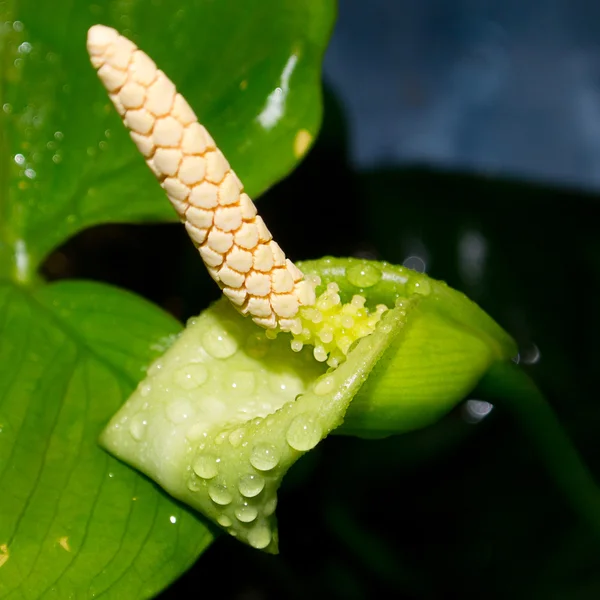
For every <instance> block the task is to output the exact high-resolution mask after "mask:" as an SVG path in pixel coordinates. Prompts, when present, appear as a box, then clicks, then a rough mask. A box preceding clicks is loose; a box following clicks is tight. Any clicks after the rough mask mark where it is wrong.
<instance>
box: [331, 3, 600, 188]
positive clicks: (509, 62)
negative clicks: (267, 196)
mask: <svg viewBox="0 0 600 600" xmlns="http://www.w3.org/2000/svg"><path fill="white" fill-rule="evenodd" d="M325 77H326V80H327V81H328V82H329V84H330V86H331V87H332V89H333V91H334V92H335V93H336V95H337V96H338V98H339V100H340V101H341V102H342V104H343V106H344V110H345V113H346V118H347V120H348V127H349V135H350V153H351V158H352V161H353V163H354V164H355V166H357V167H359V168H361V169H362V168H370V167H373V166H375V165H376V166H381V165H382V164H385V165H397V164H406V163H409V164H415V163H417V164H427V165H433V166H436V167H440V168H450V169H461V170H463V169H467V170H472V171H475V172H479V173H482V174H488V175H501V176H504V175H508V176H511V177H518V178H526V179H530V180H536V181H539V180H541V181H545V182H547V183H559V184H565V185H568V186H576V187H581V188H591V189H594V190H597V189H599V188H600V2H598V1H596V0H570V1H568V0H427V1H419V0H369V1H368V2H365V1H364V0H340V4H339V18H338V23H337V25H336V29H335V31H334V35H333V39H332V41H331V45H330V47H329V50H328V52H327V55H326V60H325Z"/></svg>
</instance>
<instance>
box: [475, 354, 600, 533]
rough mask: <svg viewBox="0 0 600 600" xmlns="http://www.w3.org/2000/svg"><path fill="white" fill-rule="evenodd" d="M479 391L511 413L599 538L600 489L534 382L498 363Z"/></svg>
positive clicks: (513, 367) (518, 370) (514, 368)
mask: <svg viewBox="0 0 600 600" xmlns="http://www.w3.org/2000/svg"><path fill="white" fill-rule="evenodd" d="M478 391H479V392H480V397H483V399H484V400H488V401H490V402H495V403H497V404H499V405H502V406H505V407H506V408H507V409H509V410H510V411H511V413H512V414H513V415H514V416H515V417H516V419H517V420H518V422H519V424H520V426H521V427H522V428H523V430H524V431H525V433H526V434H527V435H528V436H529V437H530V438H531V439H532V440H533V442H534V443H535V445H536V447H537V450H538V452H539V453H540V454H541V457H542V459H543V461H544V464H545V466H546V468H547V469H548V472H549V473H550V475H551V477H552V478H553V479H554V481H555V482H556V483H557V485H558V486H559V487H560V488H561V489H562V491H563V492H564V494H565V496H566V497H567V499H568V500H569V502H570V503H571V505H572V506H573V508H574V509H575V511H576V512H577V513H578V514H579V515H580V516H581V517H582V519H584V520H586V521H587V522H588V524H589V525H590V526H591V527H592V528H593V529H594V531H595V532H596V534H597V535H598V537H600V488H599V487H598V485H597V484H596V482H595V481H594V478H593V477H592V474H591V473H590V471H589V470H588V468H587V466H586V465H585V463H584V462H583V460H582V458H581V456H580V455H579V453H578V452H577V450H576V449H575V446H574V445H573V442H572V441H571V440H570V439H569V436H568V435H567V433H566V432H565V430H564V429H563V427H562V425H561V423H560V421H559V420H558V417H557V416H556V414H555V413H554V411H553V410H552V408H551V407H550V405H549V404H548V402H547V400H546V399H545V398H544V395H543V394H542V393H541V392H540V390H539V389H538V388H537V386H536V384H535V383H534V381H533V380H532V379H531V378H530V377H529V376H528V375H527V374H526V373H525V372H524V371H523V370H522V369H521V368H519V367H518V366H517V365H515V364H514V363H512V362H498V363H496V364H495V365H493V366H492V367H491V368H490V369H489V371H488V372H487V373H486V375H485V376H484V378H483V379H482V380H481V382H480V384H479V386H478Z"/></svg>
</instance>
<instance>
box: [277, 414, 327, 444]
mask: <svg viewBox="0 0 600 600" xmlns="http://www.w3.org/2000/svg"><path fill="white" fill-rule="evenodd" d="M322 434H323V429H322V427H321V425H320V424H319V422H318V421H317V419H316V416H313V415H311V414H310V413H304V414H302V415H298V416H297V417H296V418H295V419H294V420H293V421H292V422H291V424H290V426H289V428H288V430H287V433H286V440H287V443H288V444H289V445H290V446H291V447H292V448H293V449H294V450H298V451H300V452H306V451H307V450H311V449H312V448H314V447H315V446H316V445H317V444H318V443H319V441H320V440H321V436H322Z"/></svg>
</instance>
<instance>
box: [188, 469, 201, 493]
mask: <svg viewBox="0 0 600 600" xmlns="http://www.w3.org/2000/svg"><path fill="white" fill-rule="evenodd" d="M187 486H188V489H189V490H190V492H197V491H198V490H199V489H200V488H201V487H202V482H201V480H200V479H198V477H196V475H194V474H193V473H192V476H191V477H190V478H189V479H188V482H187Z"/></svg>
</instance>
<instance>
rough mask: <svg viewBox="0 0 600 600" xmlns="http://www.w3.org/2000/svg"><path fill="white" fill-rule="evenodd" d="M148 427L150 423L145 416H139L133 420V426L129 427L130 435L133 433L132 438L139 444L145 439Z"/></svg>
mask: <svg viewBox="0 0 600 600" xmlns="http://www.w3.org/2000/svg"><path fill="white" fill-rule="evenodd" d="M147 425H148V421H147V420H146V419H145V417H144V415H141V414H137V415H135V416H134V417H133V418H132V419H131V424H130V425H129V433H131V437H132V438H133V439H134V440H137V441H138V442H139V441H141V440H143V439H144V436H145V435H146V426H147Z"/></svg>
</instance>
